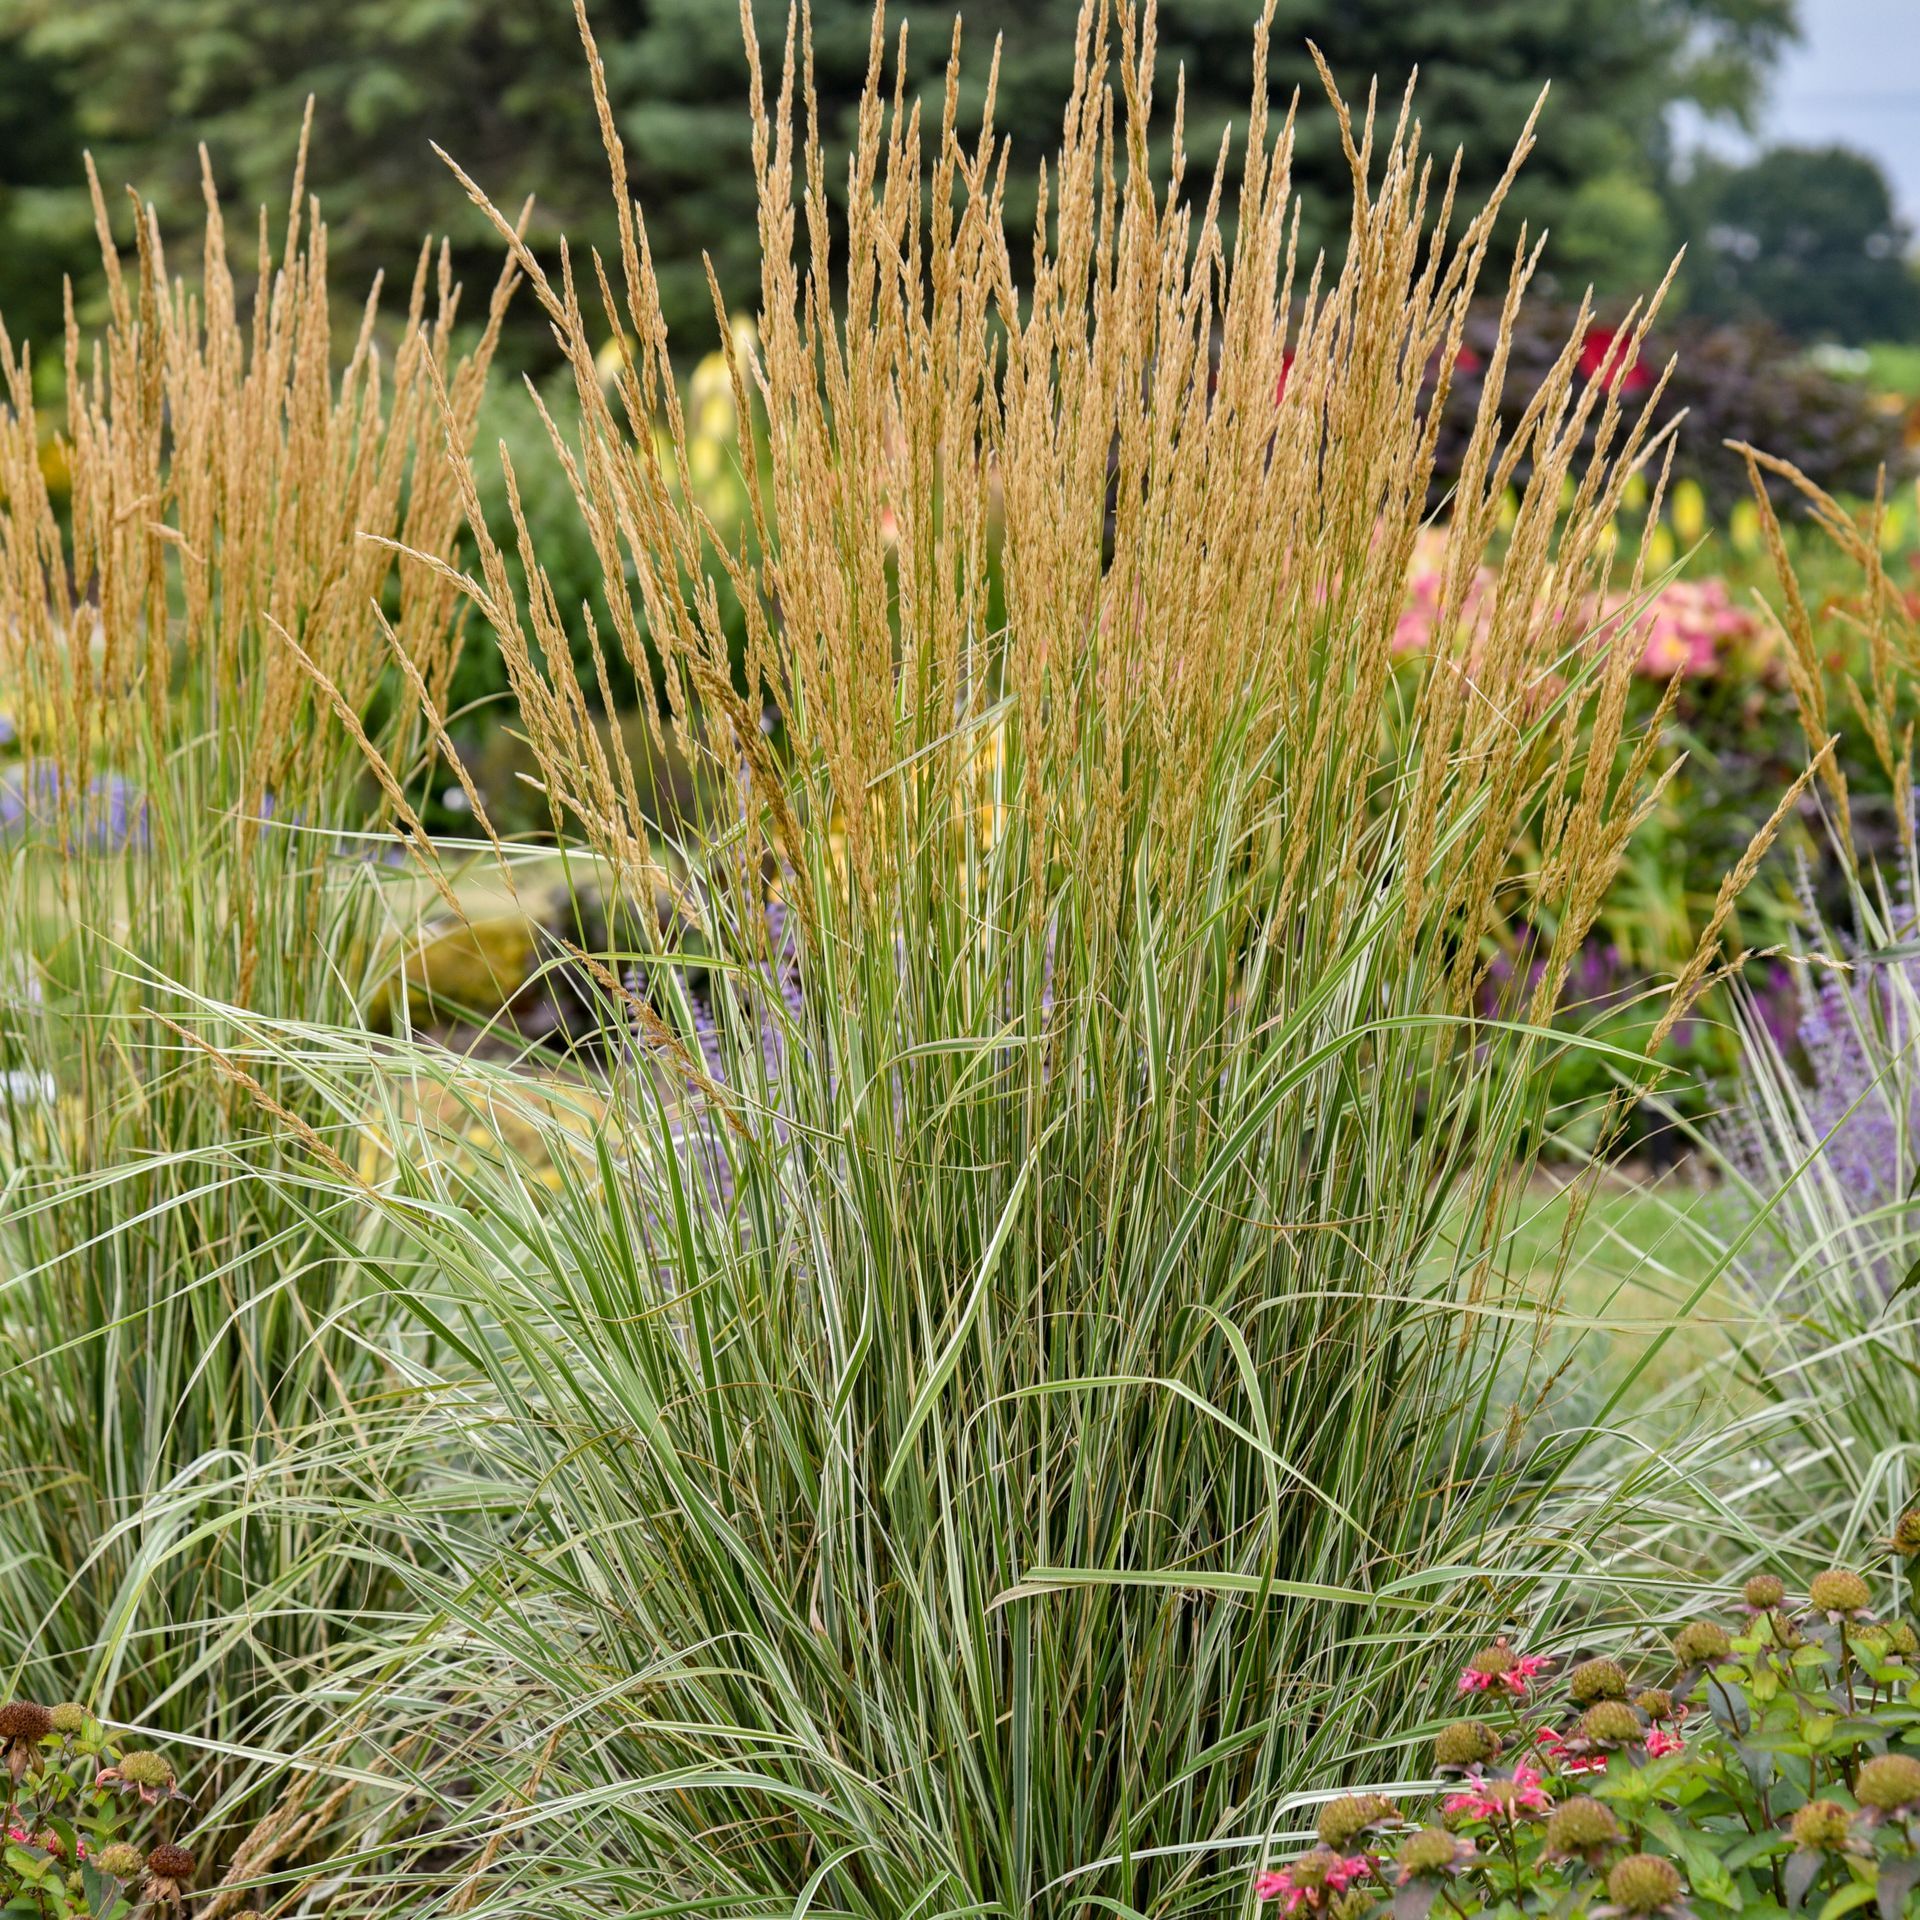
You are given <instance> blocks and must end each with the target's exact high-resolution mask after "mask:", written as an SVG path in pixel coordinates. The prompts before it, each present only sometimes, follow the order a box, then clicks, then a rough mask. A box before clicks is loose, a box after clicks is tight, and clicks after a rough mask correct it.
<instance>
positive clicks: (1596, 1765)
mask: <svg viewBox="0 0 1920 1920" xmlns="http://www.w3.org/2000/svg"><path fill="white" fill-rule="evenodd" d="M1533 1743H1534V1745H1535V1746H1536V1747H1538V1748H1539V1749H1540V1751H1541V1753H1542V1754H1544V1755H1545V1756H1546V1762H1547V1765H1548V1766H1550V1767H1557V1768H1558V1769H1559V1770H1560V1772H1562V1773H1567V1774H1574V1773H1605V1772H1606V1770H1607V1756H1606V1755H1605V1754H1604V1753H1569V1752H1568V1751H1567V1743H1566V1742H1565V1741H1564V1740H1563V1739H1561V1737H1560V1736H1559V1735H1558V1734H1557V1733H1555V1732H1554V1730H1553V1729H1552V1728H1551V1727H1542V1728H1541V1729H1540V1731H1539V1732H1538V1733H1536V1734H1535V1735H1534V1736H1533Z"/></svg>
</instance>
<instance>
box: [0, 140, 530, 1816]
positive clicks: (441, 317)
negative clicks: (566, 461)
mask: <svg viewBox="0 0 1920 1920" xmlns="http://www.w3.org/2000/svg"><path fill="white" fill-rule="evenodd" d="M304 161H305V148H304V143H303V147H302V160H301V167H300V169H299V170H297V171H296V174H295V179H294V186H293V194H292V199H291V203H290V205H289V207H288V209H287V213H286V216H285V220H284V224H282V225H281V227H280V233H279V238H278V241H277V244H276V243H274V242H273V241H272V240H271V239H270V228H269V221H268V217H267V214H266V213H265V211H264V210H263V211H262V213H261V216H260V223H259V231H258V251H257V255H256V256H255V257H254V258H253V259H251V260H248V261H246V262H245V263H244V264H242V263H241V262H240V261H238V260H236V259H235V258H234V257H233V256H232V255H231V254H230V252H229V246H228V240H227V235H226V231H225V226H224V222H223V216H222V213H221V209H220V205H219V201H218V198H217V196H216V194H215V191H214V186H213V182H212V177H211V174H210V173H209V174H208V184H207V222H206V232H205V239H204V244H203V247H202V249H201V252H200V257H199V260H198V263H197V269H198V270H197V274H196V275H195V278H194V281H193V283H192V284H191V285H190V284H189V283H188V282H187V281H186V280H184V279H181V280H170V279H169V277H168V267H167V262H166V258H165V255H164V253H163V250H162V243H161V237H160V234H159V231H158V227H157V223H156V222H155V220H154V216H153V214H152V211H151V209H149V208H143V207H141V206H140V205H139V204H138V203H137V202H136V203H135V204H134V207H133V215H134V219H133V229H134V240H133V246H132V248H131V250H130V253H129V255H128V256H127V257H124V258H123V257H122V254H121V252H120V251H119V249H118V248H117V247H116V245H115V243H114V239H113V234H112V221H111V218H110V213H109V208H108V205H107V202H106V199H105V196H104V194H103V193H102V191H101V188H100V184H99V181H98V179H97V178H95V179H93V182H92V184H93V196H94V207H95V215H96V220H97V223H98V226H99V232H100V242H101V251H102V259H103V262H104V264H105V268H106V284H107V295H108V317H107V319H106V322H105V326H104V329H103V331H102V332H101V333H100V335H99V336H98V337H89V336H87V335H86V334H85V333H83V331H82V329H81V328H80V326H79V325H78V324H77V322H76V321H75V319H74V318H73V316H72V312H71V304H69V317H68V324H67V330H66V340H65V348H64V357H65V371H66V405H65V413H64V419H63V421H62V422H61V424H60V426H59V429H58V432H57V433H55V434H53V435H52V436H51V444H52V445H53V447H54V448H55V450H56V455H57V457H56V458H54V459H51V460H50V459H47V458H45V457H43V442H46V441H47V440H48V439H49V437H50V436H49V434H48V429H47V423H46V422H44V421H43V420H42V419H41V418H40V416H39V413H38V410H37V408H36V404H35V399H34V392H35V385H34V377H33V363H32V359H31V355H30V350H29V348H28V347H27V346H26V345H25V344H24V343H16V342H15V341H13V340H12V339H11V338H9V337H7V336H5V334H4V332H3V331H0V376H3V377H4V380H5V387H6V401H5V404H4V405H3V406H0V709H3V710H4V711H5V712H6V713H7V714H8V716H9V717H10V719H11V721H12V722H13V725H14V728H15V730H16V731H17V734H18V736H19V738H18V746H19V751H20V754H21V758H20V759H19V761H17V762H16V763H15V764H13V765H12V766H11V767H9V768H7V769H5V773H6V774H7V776H8V777H9V782H10V783H9V784H8V785H6V786H5V787H4V788H0V815H4V818H5V825H4V828H0V949H3V950H4V952H5V954H6V969H7V971H6V979H5V985H4V990H3V992H4V997H3V998H0V1086H3V1087H4V1089H5V1095H4V1099H0V1180H3V1181H4V1184H3V1185H0V1327H3V1328H4V1333H5V1345H6V1349H7V1355H6V1360H5V1363H4V1365H0V1420H4V1422H5V1426H6V1431H7V1435H8V1446H7V1455H8V1459H7V1464H6V1467H5V1470H4V1472H5V1490H4V1498H0V1570H3V1571H0V1581H3V1582H4V1585H3V1587H0V1591H4V1595H5V1602H4V1605H0V1670H4V1671H5V1672H6V1673H7V1675H8V1676H9V1683H10V1684H12V1685H13V1686H16V1687H18V1688H20V1689H22V1690H24V1691H30V1692H32V1693H33V1694H35V1695H37V1696H39V1697H44V1698H51V1699H60V1698H64V1697H69V1696H73V1697H80V1698H83V1699H85V1700H87V1701H88V1702H89V1703H90V1704H92V1705H93V1706H94V1707H95V1708H96V1709H97V1710H98V1711H99V1712H100V1713H102V1714H103V1715H106V1716H108V1717H109V1718H115V1719H119V1720H122V1721H132V1722H138V1723H141V1724H145V1725H148V1726H151V1727H153V1728H155V1729H162V1730H167V1731H169V1732H172V1733H174V1734H177V1735H180V1736H184V1737H187V1738H188V1739H190V1740H191V1741H193V1742H196V1743H198V1757H197V1759H196V1760H195V1764H194V1767H193V1779H192V1784H193V1786H194V1790H195V1791H196V1793H201V1794H205V1795H218V1794H219V1793H221V1792H223V1791H224V1790H225V1789H226V1788H227V1787H228V1786H229V1785H230V1784H231V1782H232V1781H233V1779H234V1778H235V1777H236V1774H239V1773H244V1772H245V1771H246V1768H245V1765H244V1764H243V1763H242V1762H241V1761H239V1760H236V1758H235V1756H236V1755H237V1754H238V1753H240V1751H241V1749H242V1748H243V1747H244V1745H245V1743H246V1741H247V1740H248V1739H249V1738H253V1737H256V1736H258V1735H259V1733H260V1729H261V1728H262V1727H263V1726H264V1725H265V1724H267V1722H268V1721H270V1720H271V1721H273V1722H275V1723H276V1724H279V1725H280V1727H281V1732H280V1735H279V1736H277V1737H279V1738H281V1739H283V1740H285V1741H292V1740H293V1739H294V1738H295V1737H296V1735H295V1734H294V1733H292V1732H289V1731H287V1728H288V1727H289V1726H291V1727H294V1728H298V1727H300V1726H301V1725H303V1724H304V1723H303V1722H302V1721H301V1720H300V1718H299V1715H298V1713H297V1711H293V1710H291V1709H290V1708H289V1706H288V1702H289V1700H290V1699H291V1698H292V1697H293V1696H295V1695H297V1693H298V1691H299V1689H300V1687H301V1686H303V1685H304V1684H305V1681H306V1679H307V1678H308V1677H310V1676H309V1674H308V1673H307V1666H308V1663H310V1662H313V1661H316V1660H318V1661H320V1662H321V1664H324V1660H323V1656H324V1653H325V1650H326V1648H327V1646H328V1645H329V1644H330V1642H331V1641H332V1639H333V1638H334V1637H335V1636H337V1635H339V1634H341V1633H342V1632H344V1631H346V1630H347V1627H348V1625H349V1623H350V1622H351V1621H352V1619H353V1618H354V1616H355V1615H356V1613H357V1612H358V1611H359V1610H360V1609H361V1608H363V1607H365V1606H367V1605H369V1604H372V1603H374V1602H375V1601H376V1600H377V1595H378V1592H379V1582H378V1579H377V1578H372V1577H368V1576H366V1575H364V1574H362V1573H360V1572H357V1571H356V1570H355V1569H353V1568H351V1567H350V1566H348V1565H346V1564H345V1563H343V1562H341V1561H339V1560H337V1559H329V1558H327V1557H326V1556H324V1555H322V1554H321V1553H320V1552H319V1551H318V1546H319V1543H320V1541H321V1540H322V1538H323V1536H324V1532H325V1529H324V1523H323V1521H322V1519H321V1518H320V1517H319V1508H318V1506H317V1504H314V1503H313V1502H312V1501H311V1500H310V1499H309V1496H312V1495H314V1493H315V1480H314V1477H313V1474H312V1470H311V1467H310V1465H309V1463H308V1460H307V1457H306V1456H305V1455H304V1454H303V1451H302V1445H303V1442H304V1441H305V1440H306V1439H308V1438H310V1437H311V1435H312V1433H313V1432H314V1430H315V1429H316V1427H320V1426H325V1425H326V1424H327V1423H329V1422H331V1421H334V1420H338V1419H341V1418H346V1417H350V1414H351V1410H352V1409H353V1408H354V1406H355V1405H356V1403H357V1402H358V1401H359V1399H360V1398H361V1397H362V1396H363V1395H366V1394H369V1393H375V1392H378V1391H380V1390H382V1389H383V1388H384V1387H386V1386H387V1385H388V1384H389V1383H390V1379H391V1362H390V1358H389V1355H388V1354H387V1352H386V1351H385V1350H384V1347H383V1336H382V1334H381V1330H380V1325H379V1322H380V1318H381V1313H382V1312H383V1311H384V1310H383V1309H382V1308H380V1306H379V1304H378V1301H379V1296H378V1293H377V1290H372V1293H371V1297H372V1298H373V1300H374V1302H375V1309H374V1311H372V1312H368V1311H365V1310H363V1304H362V1303H363V1302H364V1301H365V1300H366V1299H367V1298H368V1297H369V1293H370V1290H369V1289H367V1288H365V1287H364V1286H363V1284H362V1283H361V1282H360V1280H359V1279H358V1278H357V1276H356V1275H355V1273H354V1271H353V1270H352V1268H351V1266H350V1265H347V1264H344V1263H342V1262H341V1261H340V1260H339V1259H338V1258H337V1257H336V1256H335V1255H334V1253H333V1252H332V1250H331V1249H330V1248H329V1247H328V1245H327V1244H326V1242H325V1240H324V1239H323V1238H322V1237H320V1236H318V1235H316V1234H315V1232H314V1231H313V1230H312V1228H311V1227H310V1225H308V1224H307V1222H306V1220H305V1219H304V1217H303V1214H302V1212H301V1210H300V1209H299V1208H298V1207H296V1206H292V1205H290V1204H289V1203H288V1201H287V1200H286V1199H285V1198H284V1197H283V1196H282V1195H281V1194H280V1193H278V1192H277V1191H276V1189H275V1187H274V1184H273V1181H272V1178H271V1174H272V1171H273V1169H275V1168H276V1167H277V1166H279V1165H281V1164H282V1163H283V1162H284V1160H285V1152H284V1149H283V1147H282V1146H281V1144H280V1142H279V1139H278V1136H279V1135H280V1134H281V1133H283V1132H284V1130H285V1128H284V1125H283V1117H284V1116H286V1115H295V1116H297V1115H298V1114H299V1113H300V1112H301V1111H302V1109H303V1106H304V1104H305V1103H306V1102H307V1101H308V1100H309V1097H310V1096H309V1094H308V1091H307V1088H306V1085H305V1083H304V1082H303V1081H300V1080H299V1079H298V1078H297V1077H294V1076H288V1075H285V1074H281V1073H276V1072H275V1071H274V1070H272V1069H271V1068H270V1067H263V1068H262V1070H261V1073H260V1074H259V1076H257V1078H256V1079H255V1081H254V1083H253V1084H252V1085H251V1086H250V1085H248V1084H245V1083H243V1082H241V1081H239V1080H237V1079H236V1078H235V1077H234V1075H233V1074H232V1073H231V1071H230V1070H229V1069H228V1067H227V1066H226V1064H225V1063H224V1062H223V1061H222V1059H221V1058H220V1051H219V1050H220V1048H221V1046H222V1043H223V1038H224V1035H225V1033H226V1031H227V1030H226V1028H225V1027H224V1025H223V1023H222V1022H221V1021H220V1020H218V1019H213V1020H202V1019H201V1018H200V1016H199V1015H198V1014H197V1013H196V1012H195V1011H194V1010H195V1009H196V1008H197V1007H201V1006H204V1005H207V1004H209V1003H214V1002H217V1003H218V1004H220V1005H223V1006H229V1007H232V1008H235V1009H246V1010H249V1011H251V1012H255V1013H261V1014H271V1015H276V1016H297V1017H303V1018H316V1019H327V1018H332V1019H339V1020H351V1019H352V1018H354V1017H355V1009H356V1007H357V1006H358V1005H360V1004H361V1002H362V1001H363V999H364V996H365V994H366V992H367V991H368V989H369V988H370V986H371V984H372V982H373V980H374V978H375V977H376V975H377V973H378V972H380V971H381V970H382V969H383V968H384V967H385V966H387V965H389V964H390V960H389V959H388V958H386V957H385V954H386V949H387V948H388V946H389V943H390V942H391V940H392V939H393V938H394V929H393V927H392V925H391V924H390V916H389V913H388V909H387V906H386V903H385V901H384V898H383V894H382V888H381V885H380V876H381V873H382V871H383V866H382V862H383V860H384V858H385V854H386V852H387V851H398V849H399V847H400V843H399V842H398V841H396V840H395V839H394V838H393V836H392V834H391V832H390V831H388V832H384V833H382V832H379V831H377V830H374V829H371V828H370V825H369V823H370V816H371V809H370V807H369V804H368V798H367V786H368V775H367V770H366V758H365V748H366V746H367V745H369V744H373V745H377V746H378V747H379V748H380V750H381V751H382V752H383V754H384V755H385V757H386V758H387V759H388V760H389V761H391V762H393V763H395V764H399V765H401V766H403V767H404V766H408V765H411V764H412V759H413V755H414V753H415V750H416V749H415V745H414V744H413V743H415V742H416V741H417V739H418V738H419V736H420V727H421V723H420V717H419V708H418V703H417V699H416V697H415V696H414V694H413V693H412V692H411V691H410V686H411V685H412V684H414V683H413V682H412V681H411V680H410V679H409V677H408V676H405V675H401V674H398V673H396V671H395V669H394V653H393V649H394V647H395V646H396V645H398V646H399V647H401V648H404V649H405V650H406V652H407V654H408V656H409V657H410V659H411V660H412V661H413V662H415V663H416V667H417V674H418V684H419V685H420V686H421V687H422V688H423V689H424V690H432V689H435V688H439V687H442V686H444V684H445V682H446V679H447V676H448V675H449V673H450V672H451V669H452V666H453V662H454V658H455V654H456V650H457V647H458V645H459V641H460V636H461V630H462V617H461V609H460V607H459V605H458V600H457V595H456V594H455V593H454V591H453V590H452V588H451V587H450V586H449V585H448V583H447V581H446V580H445V578H444V577H443V575H442V574H438V573H435V572H433V571H432V570H431V569H428V568H426V567H423V566H421V565H419V564H416V563H414V562H411V561H405V562H403V561H402V560H401V559H400V558H399V556H398V552H397V548H398V546H399V545H404V546H406V547H407V548H409V549H411V550H414V551H418V552H421V553H424V554H430V555H438V556H441V557H442V558H443V560H445V559H447V558H450V557H451V556H452V555H453V553H454V552H455V550H456V542H457V540H458V537H459V533H460V526H461V501H460V497H459V493H458V490H457V488H456V487H455V486H454V484H453V481H452V477H451V475H450V473H449V470H448V468H447V465H446V462H445V446H446V440H447V436H448V434H449V433H451V434H452V436H453V438H454V440H455V443H456V444H463V441H462V436H463V435H464V434H465V433H466V431H467V430H468V428H469V427H470V424H471V422H472V420H473V417H474V413H475V410H476V408H477V405H478V402H479V397H480V393H481V387H482V383H483V381H484V379H485V375H486V370H487V365H488V361H489V359H490V357H491V354H492V351H493V348H494V344H495V341H496V338H497V334H498V328H499V324H500V319H501V315H502V312H503V310H504V305H505V301H506V298H507V295H508V293H509V292H510V288H511V277H510V276H508V277H506V278H503V280H502V283H501V285H500V287H499V289H498V290H497V291H496V294H495V297H494V300H493V303H492V305H491V308H490V309H489V311H488V312H487V313H486V314H485V315H484V316H483V317H482V318H481V320H480V321H479V322H478V323H477V324H476V325H474V326H472V327H470V328H468V329H467V330H466V331H467V334H468V336H469V337H468V338H467V339H466V340H464V341H463V342H461V341H457V340H456V330H457V328H458V327H459V313H460V309H459V294H458V289H457V288H456V287H455V286H454V285H453V284H452V283H451V281H450V278H449V276H448V269H447V264H446V258H445V255H444V254H441V255H439V256H437V257H436V256H435V255H434V253H433V252H432V251H431V249H429V250H427V251H423V253H422V255H421V259H420V263H419V269H418V272H417V274H416V276H415V279H414V282H413V285H412V288H411V290H410V292H409V294H408V297H407V301H406V306H405V310H404V312H403V314H402V315H400V316H399V318H398V319H397V320H395V319H392V318H383V316H382V314H381V311H380V307H379V289H378V288H377V287H376V288H375V289H374V292H373V294H372V296H371V297H369V299H368V301H367V303H366V307H365V310H364V316H363V318H362V320H361V322H360V324H359V326H358V328H357V331H355V332H352V333H349V334H348V335H347V337H346V339H345V341H344V342H343V341H342V340H341V339H340V337H339V336H338V334H337V333H336V329H335V325H334V312H333V308H332V304H331V302H332V295H331V292H330V289H329V285H328V275H327V236H326V229H325V227H324V226H323V225H322V224H321V222H320V219H319V214H318V208H317V206H310V205H309V204H308V203H307V201H306V197H305V193H304V188H303V185H302V177H303V173H304ZM343 345H344V348H345V352H344V354H342V352H341V348H342V346H343ZM50 471H51V472H54V473H62V472H63V473H65V474H66V475H68V476H70V482H71V492H70V497H68V498H62V497H60V496H59V495H58V494H57V493H56V492H55V490H54V488H53V486H52V485H51V484H50V482H49V479H48V474H49V472H50ZM341 709H344V710H345V711H347V712H348V713H350V714H352V715H353V716H355V717H354V722H353V724H352V725H351V726H350V725H347V724H345V723H343V721H342V720H341V718H340V713H339V710H341ZM361 715H366V716H368V718H367V720H366V722H365V726H364V727H363V726H362V723H361V720H360V718H359V716H361ZM367 727H370V728H371V729H372V731H371V732H370V733H369V732H367V731H366V730H365V729H366V728H367ZM266 1489H272V1490H273V1492H274V1493H275V1494H276V1496H278V1497H280V1498H281V1500H282V1502H283V1504H282V1505H281V1506H280V1508H279V1509H278V1511H279V1515H280V1517H279V1518H278V1519H277V1520H273V1521H269V1520H266V1519H264V1518H262V1514H261V1504H260V1503H261V1497H262V1493H263V1490H266ZM290 1711H292V1718H291V1720H288V1719H286V1718H285V1716H286V1715H287V1714H288V1713H289V1712H290ZM175 1750H176V1752H187V1751H190V1750H183V1749H180V1748H176V1749H175ZM202 1804H203V1805H205V1804H210V1802H208V1801H205V1800H203V1803H202Z"/></svg>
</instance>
